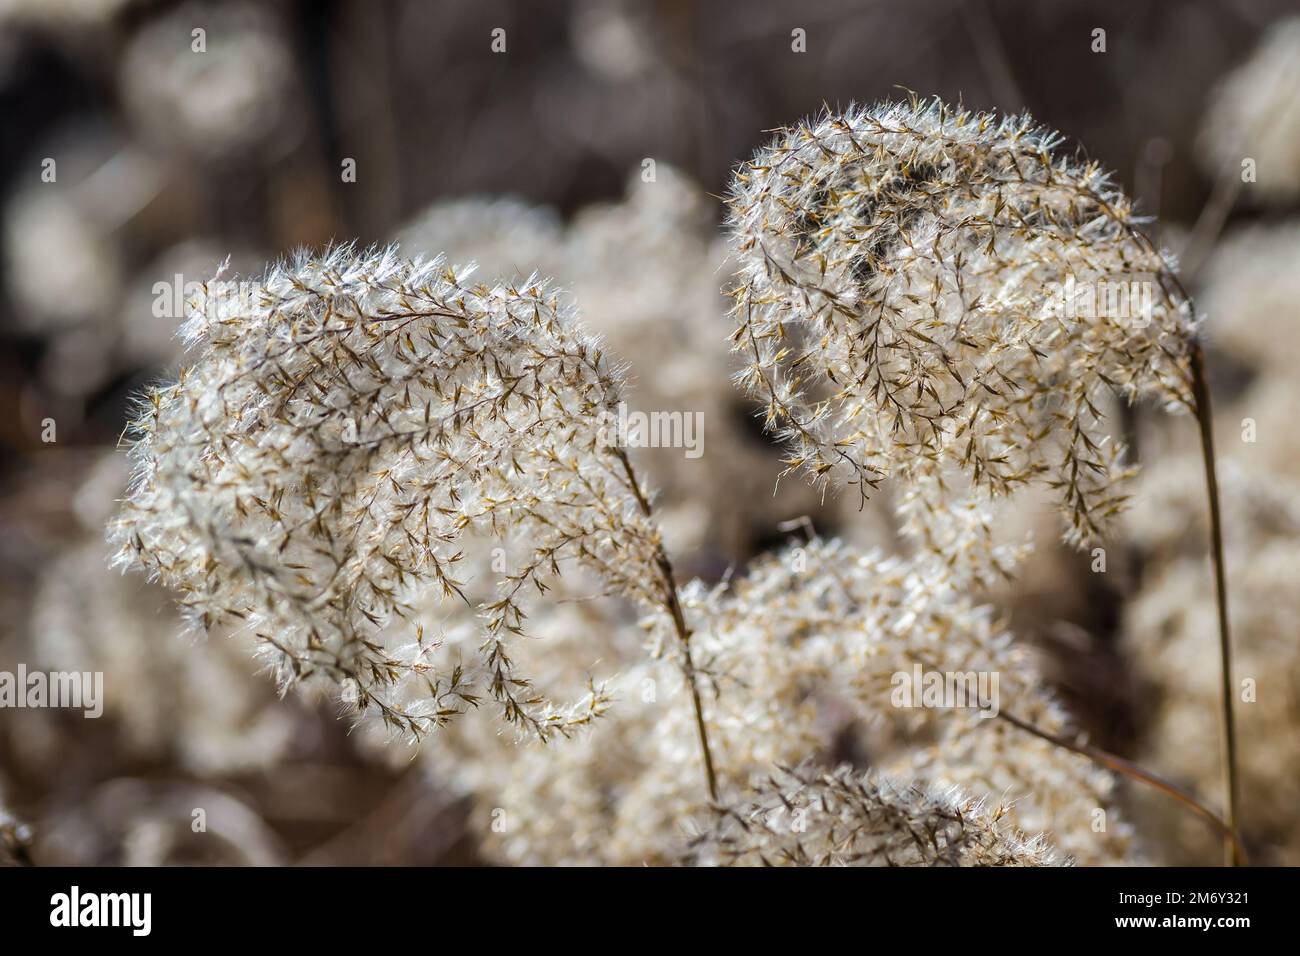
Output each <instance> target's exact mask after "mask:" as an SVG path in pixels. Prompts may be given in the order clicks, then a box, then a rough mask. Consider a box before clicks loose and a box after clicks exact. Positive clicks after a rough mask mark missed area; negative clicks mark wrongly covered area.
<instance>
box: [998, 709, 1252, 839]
mask: <svg viewBox="0 0 1300 956" xmlns="http://www.w3.org/2000/svg"><path fill="white" fill-rule="evenodd" d="M998 717H1000V718H1002V719H1003V720H1005V721H1006V722H1007V723H1009V724H1011V725H1012V726H1013V727H1018V728H1020V729H1021V730H1023V731H1024V732H1025V733H1027V734H1033V735H1034V736H1035V737H1038V738H1039V739H1041V740H1046V741H1047V742H1048V743H1050V744H1055V745H1056V746H1058V747H1063V748H1064V749H1066V750H1069V751H1070V752H1071V753H1076V754H1078V755H1079V756H1081V757H1087V758H1088V759H1089V760H1091V761H1092V762H1093V763H1095V764H1097V765H1099V766H1102V767H1105V768H1106V769H1107V770H1113V771H1115V772H1116V773H1121V774H1123V775H1124V776H1126V777H1129V778H1131V779H1133V780H1137V781H1139V782H1141V783H1145V784H1147V785H1149V786H1152V787H1155V788H1156V789H1157V790H1159V791H1160V792H1161V793H1164V794H1166V795H1167V796H1170V797H1173V798H1174V799H1175V800H1177V801H1179V802H1180V803H1182V804H1183V805H1185V806H1187V807H1190V808H1191V809H1192V810H1193V811H1194V812H1196V813H1197V814H1199V815H1200V816H1201V817H1204V818H1205V819H1206V820H1208V821H1209V822H1210V823H1211V825H1213V826H1214V828H1215V829H1216V830H1217V831H1218V832H1219V833H1220V834H1222V836H1223V839H1224V842H1225V843H1226V844H1227V845H1228V846H1229V847H1231V848H1232V849H1233V850H1234V851H1235V856H1234V858H1239V859H1240V860H1242V861H1245V859H1246V849H1245V847H1243V846H1242V845H1241V840H1240V838H1239V837H1238V836H1237V831H1236V829H1235V828H1234V827H1233V826H1232V825H1231V823H1230V822H1229V821H1225V820H1224V819H1223V818H1222V817H1220V816H1219V815H1218V814H1217V813H1215V812H1214V811H1213V810H1211V809H1210V808H1209V807H1207V806H1206V805H1205V804H1203V803H1201V802H1200V801H1199V800H1197V799H1196V797H1194V796H1192V795H1191V794H1190V793H1188V792H1187V791H1186V790H1184V789H1182V788H1181V787H1179V786H1177V785H1175V784H1172V783H1170V782H1169V781H1168V780H1165V779H1164V778H1163V777H1159V776H1157V775H1156V774H1154V773H1152V772H1151V771H1149V770H1144V769H1143V768H1142V767H1139V766H1138V765H1137V764H1135V763H1133V762H1132V761H1131V760H1125V759H1124V758H1123V757H1118V756H1116V755H1115V754H1112V753H1108V752H1107V751H1105V750H1101V749H1100V748H1098V747H1092V746H1089V745H1088V744H1084V743H1078V742H1077V741H1073V740H1070V739H1069V738H1068V737H1063V736H1061V735H1060V734H1053V733H1049V732H1048V731H1046V730H1043V729H1042V728H1041V727H1035V726H1034V725H1033V724H1031V723H1029V721H1027V720H1021V719H1020V718H1019V717H1016V716H1015V715H1014V714H1010V713H1008V712H1007V711H1005V710H1000V711H998Z"/></svg>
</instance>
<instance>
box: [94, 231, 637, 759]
mask: <svg viewBox="0 0 1300 956" xmlns="http://www.w3.org/2000/svg"><path fill="white" fill-rule="evenodd" d="M185 332H186V336H187V338H188V339H189V340H190V342H191V343H192V347H193V348H194V349H195V350H196V351H197V359H196V361H195V364H193V365H192V366H190V367H189V368H186V369H185V370H183V371H182V373H181V375H180V378H179V380H178V381H177V382H176V383H175V384H172V385H169V386H166V387H163V388H159V389H156V390H155V391H153V392H152V393H151V394H150V396H149V399H148V401H147V402H146V403H145V404H144V407H143V410H142V413H141V414H140V416H139V417H138V419H137V421H136V422H135V428H136V431H137V433H138V441H137V443H136V445H135V447H134V449H133V452H132V454H133V457H134V462H135V476H134V481H133V485H132V487H131V490H130V493H129V496H128V498H127V500H126V501H125V503H124V505H123V508H122V511H121V514H120V516H119V517H118V518H117V520H116V521H115V522H114V524H113V526H112V530H111V537H112V539H113V541H114V542H115V543H116V544H117V546H118V548H119V549H120V551H119V553H120V558H121V561H122V563H123V564H126V565H128V566H134V567H139V568H143V569H145V570H147V571H148V572H149V573H151V574H152V575H155V576H157V577H159V578H161V579H162V581H163V583H164V584H166V585H168V586H169V587H171V588H173V589H174V590H176V591H178V592H180V594H181V596H182V603H183V605H184V607H185V609H186V611H187V613H188V615H189V616H190V618H191V619H192V620H193V621H194V622H195V623H197V624H199V625H201V626H202V627H203V628H205V629H207V628H210V627H212V626H213V625H215V624H218V623H235V624H240V625H242V626H244V627H246V628H247V629H248V630H249V631H250V632H251V633H252V634H253V635H254V636H255V637H256V638H257V639H258V641H259V642H260V643H261V645H262V647H263V649H264V651H265V653H266V656H267V659H268V660H269V662H270V663H271V664H272V665H273V666H274V668H275V670H276V672H277V674H278V675H279V678H280V681H281V682H282V684H283V685H285V686H288V685H290V684H293V683H296V682H298V681H300V680H302V679H304V678H307V677H318V676H319V677H324V678H326V679H327V681H328V682H329V683H332V684H335V685H342V686H343V687H344V689H345V690H346V692H347V693H348V694H349V695H351V697H352V698H353V699H354V700H355V702H356V704H357V705H358V706H359V708H361V709H362V710H372V711H375V712H377V713H378V714H379V715H380V716H382V717H383V719H384V720H385V721H386V722H387V723H388V725H389V726H390V727H392V728H393V729H395V730H398V731H401V732H403V733H407V734H412V735H417V734H419V733H421V732H423V731H425V730H427V729H429V728H430V727H433V726H436V725H439V724H442V723H444V722H446V721H447V720H449V719H450V718H452V717H454V716H456V715H457V714H458V713H460V712H461V711H463V710H464V709H465V708H466V707H468V706H472V705H474V704H476V703H477V702H478V701H479V700H480V699H481V698H482V697H484V696H489V695H490V697H492V698H493V699H495V700H496V701H497V702H498V704H499V705H500V707H501V709H502V711H503V713H504V716H505V718H506V719H507V720H508V721H510V722H511V723H513V724H516V725H518V726H520V727H522V728H526V729H528V730H531V731H533V732H535V733H537V734H539V735H541V736H548V735H550V734H551V733H552V732H554V731H561V732H563V731H565V730H567V728H569V727H572V726H575V725H581V724H585V723H587V722H588V721H590V720H591V719H592V718H593V717H594V716H595V715H597V714H599V713H600V712H601V710H602V709H603V706H604V697H603V695H602V694H601V692H600V691H599V690H598V689H592V691H591V692H590V693H588V694H587V695H585V696H584V697H583V698H582V699H581V700H579V701H577V702H576V703H575V704H574V705H572V707H569V708H562V707H558V706H557V705H554V704H552V703H550V702H549V701H548V700H547V699H546V697H545V695H543V694H542V693H541V692H540V691H538V690H537V689H536V688H534V687H533V686H532V685H531V683H530V682H529V680H528V678H527V677H526V676H525V675H523V674H520V673H519V672H518V671H517V669H516V668H515V666H514V664H513V660H512V657H511V653H510V645H511V643H512V642H513V641H514V640H515V639H516V638H517V637H518V636H519V635H521V634H522V633H523V630H524V624H525V617H526V612H525V607H526V605H527V604H528V602H529V595H536V594H538V593H540V592H544V591H545V590H546V589H547V587H548V581H550V580H552V579H553V578H554V577H555V576H558V575H559V573H560V570H561V564H562V563H567V562H576V563H577V564H579V565H581V566H584V567H585V568H586V569H588V570H589V571H590V572H592V573H594V574H595V575H596V576H597V577H598V578H599V579H600V580H601V581H602V583H603V586H604V587H605V588H606V589H607V590H609V591H610V592H614V593H618V594H621V595H623V596H625V597H628V598H631V599H632V600H634V601H640V602H642V604H644V605H645V606H647V607H655V606H658V605H659V604H660V603H661V602H662V600H663V595H662V594H661V593H660V591H661V590H662V587H661V584H660V582H661V577H660V576H659V575H658V574H657V573H656V569H657V564H656V561H657V556H658V532H657V531H656V529H655V528H654V526H653V525H652V524H651V523H650V522H649V521H648V519H647V518H646V517H645V516H644V514H643V511H644V508H643V507H641V505H642V503H643V502H644V497H643V494H644V493H643V492H642V490H641V489H640V488H638V487H636V486H635V485H634V484H633V481H632V477H631V472H630V469H629V468H628V467H626V459H623V458H621V457H620V453H619V452H617V451H616V450H613V449H611V447H610V445H609V443H608V436H607V435H606V434H605V433H604V430H605V428H606V423H607V421H608V416H609V414H611V413H612V409H614V408H615V407H616V405H617V403H618V402H619V401H620V388H621V385H622V377H621V375H620V374H619V372H618V371H617V370H616V369H614V368H612V367H611V366H610V363H609V362H608V361H607V359H606V357H605V355H604V354H603V353H602V351H601V349H600V347H599V345H598V344H597V343H596V342H595V341H594V340H593V339H591V338H590V337H589V336H587V335H585V334H584V333H582V332H581V331H580V330H578V329H577V328H576V326H575V324H574V314H573V310H572V308H571V307H569V306H568V305H566V304H565V303H564V301H563V300H561V299H560V298H559V297H558V296H557V294H555V293H554V292H552V291H550V290H549V289H548V288H547V287H546V285H545V284H544V283H542V282H540V281H536V280H529V281H527V282H524V283H521V284H520V285H518V286H517V287H516V286H514V285H498V286H494V287H488V286H482V285H479V286H475V285H473V284H471V283H470V282H468V281H467V275H466V273H464V272H460V273H458V272H456V271H455V270H454V269H451V268H450V267H447V266H445V265H444V264H443V263H442V262H441V261H440V260H433V261H427V262H426V261H420V260H408V259H404V258H402V257H400V256H399V255H398V254H397V253H396V251H395V250H393V249H387V250H372V251H368V252H364V253H358V252H356V251H355V250H354V249H352V248H351V247H343V248H337V249H333V250H331V251H329V252H328V253H327V254H325V255H324V256H323V257H313V256H310V255H307V254H300V255H297V256H295V257H294V258H293V259H291V260H290V261H288V262H286V263H284V264H282V265H279V266H277V267H275V268H273V269H272V270H271V271H270V272H268V273H267V275H266V276H265V277H264V278H263V279H262V280H260V282H257V283H253V284H251V285H250V284H245V285H243V286H241V287H240V291H239V292H238V293H237V294H230V295H228V294H224V293H221V292H216V291H214V292H213V294H212V295H209V296H207V297H200V300H199V301H197V302H196V303H194V309H193V312H192V314H191V317H190V319H189V321H188V324H187V327H186V330H185ZM475 539H486V540H487V541H489V542H495V543H497V544H498V545H499V546H500V548H501V555H502V559H501V563H500V564H499V566H498V567H496V569H495V570H496V571H497V572H499V577H498V579H497V580H496V588H495V593H494V594H493V596H492V597H490V598H488V599H486V600H484V601H482V602H481V603H480V604H478V612H479V622H478V623H479V631H480V645H481V646H480V654H479V657H478V660H477V661H476V662H470V663H468V664H457V665H456V666H455V667H452V668H450V669H441V668H439V667H437V666H435V665H434V663H433V661H434V655H435V652H436V649H437V646H438V644H439V643H440V640H441V636H440V635H439V634H438V633H435V632H433V630H434V629H426V628H425V627H424V626H423V625H422V624H421V623H420V622H419V621H418V620H416V619H415V615H414V613H413V608H414V607H415V606H416V605H417V604H422V603H425V602H427V600H428V598H429V595H430V594H431V593H432V594H434V595H436V596H437V597H439V598H441V599H443V600H447V601H452V602H456V601H468V600H469V599H468V598H467V597H466V596H465V589H464V585H465V584H466V582H465V581H463V580H461V579H460V577H459V576H458V565H459V564H460V562H461V559H462V557H463V554H464V552H465V548H466V547H467V546H469V543H470V542H471V541H472V540H475ZM412 684H414V685H415V686H416V687H417V688H418V689H419V690H420V692H419V693H418V694H414V695H413V694H412V693H411V690H412V688H411V685H412ZM399 700H400V701H402V702H403V703H401V704H400V705H399V703H398V701H399Z"/></svg>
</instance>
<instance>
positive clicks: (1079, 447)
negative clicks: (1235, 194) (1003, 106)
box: [730, 101, 1193, 542]
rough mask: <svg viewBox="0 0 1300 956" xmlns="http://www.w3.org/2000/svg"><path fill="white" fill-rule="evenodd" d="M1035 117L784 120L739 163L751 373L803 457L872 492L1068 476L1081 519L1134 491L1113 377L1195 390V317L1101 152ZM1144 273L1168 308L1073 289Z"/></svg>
mask: <svg viewBox="0 0 1300 956" xmlns="http://www.w3.org/2000/svg"><path fill="white" fill-rule="evenodd" d="M1060 142H1061V137H1060V136H1058V135H1057V134H1055V133H1052V132H1049V131H1047V130H1044V129H1042V128H1040V127H1037V126H1035V125H1034V124H1033V122H1032V121H1031V120H1030V119H1029V118H1028V117H1027V116H1015V117H1006V118H1002V119H995V118H994V117H992V116H990V115H988V114H982V113H971V112H968V111H966V110H960V109H958V110H951V109H949V108H948V107H946V106H943V105H942V104H939V103H938V102H935V103H933V104H930V105H921V104H919V103H917V102H915V101H913V102H912V103H911V104H906V105H901V104H895V105H887V106H882V107H876V108H871V109H851V110H850V111H849V112H847V113H845V114H843V115H833V114H827V115H824V116H822V117H821V118H819V119H817V120H815V121H811V122H807V123H801V124H799V125H797V126H795V127H793V128H791V129H788V130H785V131H784V132H782V133H781V134H780V135H779V136H778V137H777V138H776V140H775V141H774V142H773V143H771V144H770V145H769V146H767V147H765V148H764V149H762V150H760V151H759V153H758V155H757V156H756V157H755V159H754V160H753V161H752V162H751V163H749V164H748V165H747V166H744V167H742V168H741V169H739V170H738V171H737V172H736V175H735V178H734V181H733V185H732V193H731V197H730V207H731V210H730V225H731V229H732V232H733V243H734V246H735V249H736V252H737V255H738V257H739V259H740V263H741V268H740V273H739V283H738V286H737V287H736V289H735V291H734V295H735V315H736V317H737V320H738V327H737V329H736V330H735V333H734V342H735V347H736V350H737V352H739V353H741V354H743V355H744V357H745V360H746V362H747V365H746V367H745V369H744V370H743V371H742V372H741V373H740V375H739V382H740V384H741V386H742V387H743V388H744V389H745V390H746V391H747V392H749V393H750V394H751V395H754V396H755V397H757V398H758V399H759V400H761V401H762V402H763V403H764V405H765V407H766V424H767V426H768V427H769V428H770V429H771V430H773V431H774V432H775V433H776V435H777V436H778V437H779V438H781V439H782V440H785V441H788V442H789V444H790V446H791V450H790V454H789V457H788V459H787V461H786V464H787V470H788V471H800V472H804V473H806V474H808V475H809V476H811V478H812V479H813V480H814V481H816V482H818V483H819V484H822V485H825V484H827V483H831V482H833V483H835V484H841V485H853V486H856V487H857V488H858V489H859V491H861V492H862V493H864V494H865V493H866V492H867V491H869V490H870V489H872V488H875V487H876V486H877V485H879V483H880V482H881V481H882V480H883V479H884V478H885V477H886V476H888V475H889V474H891V473H893V472H895V471H899V472H902V473H903V476H904V477H905V479H906V480H908V481H909V482H918V481H921V480H923V479H931V480H940V479H943V478H944V477H946V476H947V475H948V473H949V472H952V471H957V472H961V473H964V474H965V475H967V476H968V477H969V480H970V481H971V482H972V483H973V485H974V486H975V487H976V488H977V489H979V490H981V491H984V492H987V493H988V494H990V495H1006V494H1009V493H1011V492H1013V491H1015V490H1016V489H1018V488H1020V487H1022V486H1024V485H1027V484H1029V483H1031V482H1046V483H1048V484H1050V485H1051V486H1053V487H1055V488H1056V489H1058V491H1059V494H1060V499H1061V504H1062V508H1063V511H1064V514H1065V517H1066V520H1067V525H1068V536H1069V537H1070V538H1071V539H1072V540H1074V541H1076V542H1088V541H1092V540H1094V539H1096V538H1097V537H1098V536H1099V535H1100V534H1101V531H1102V529H1103V527H1104V525H1105V524H1106V522H1107V520H1108V519H1109V518H1111V517H1112V516H1114V514H1115V513H1116V512H1117V511H1118V510H1119V508H1120V506H1121V505H1122V503H1123V500H1124V494H1123V491H1122V487H1123V478H1124V477H1125V474H1126V471H1127V469H1126V466H1125V464H1124V460H1123V449H1122V448H1120V447H1118V446H1117V445H1116V444H1115V443H1114V442H1113V441H1111V440H1110V439H1109V436H1108V435H1107V434H1106V432H1105V425H1106V423H1105V421H1104V416H1103V410H1104V408H1105V405H1106V398H1107V396H1108V395H1109V393H1110V392H1111V391H1112V390H1118V391H1119V392H1120V393H1121V394H1122V395H1123V396H1124V397H1126V398H1127V399H1129V400H1130V401H1131V400H1134V399H1136V398H1138V397H1140V396H1154V397H1157V398H1159V399H1162V400H1164V401H1166V402H1168V403H1171V404H1175V405H1184V406H1189V407H1190V404H1191V374H1190V367H1189V362H1190V360H1189V352H1190V349H1189V343H1190V341H1191V337H1192V331H1193V325H1192V312H1191V308H1190V305H1189V304H1188V303H1187V301H1186V299H1185V297H1182V296H1181V295H1180V294H1179V292H1178V291H1177V285H1176V281H1175V280H1174V278H1173V273H1172V271H1171V264H1170V262H1169V261H1168V260H1167V259H1166V258H1165V257H1164V256H1163V255H1162V254H1161V253H1160V252H1159V251H1157V250H1156V249H1155V248H1154V247H1153V246H1152V245H1151V244H1150V242H1149V241H1148V240H1147V239H1146V238H1145V237H1144V236H1143V235H1142V234H1141V233H1140V232H1139V231H1138V230H1137V228H1136V223H1135V217H1134V214H1133V210H1132V207H1131V205H1130V203H1129V201H1128V199H1127V198H1125V197H1124V196H1123V194H1122V193H1120V192H1119V191H1118V190H1116V189H1115V188H1114V187H1113V186H1111V185H1110V182H1109V179H1108V176H1107V174H1106V173H1104V172H1103V171H1102V170H1101V169H1100V167H1098V166H1097V165H1096V164H1093V163H1084V162H1081V161H1079V160H1078V159H1075V158H1061V157H1057V156H1054V155H1053V150H1055V149H1056V147H1057V146H1058V145H1059V143H1060ZM1135 281H1141V282H1144V283H1146V284H1147V285H1146V286H1144V289H1143V292H1144V293H1145V292H1150V293H1151V301H1150V303H1149V313H1150V314H1149V316H1148V315H1145V314H1144V315H1138V316H1130V315H1127V314H1125V315H1114V314H1111V311H1110V310H1109V309H1106V308H1101V309H1096V310H1094V311H1095V313H1096V314H1088V315H1078V314H1077V311H1078V310H1077V308H1076V306H1077V305H1079V304H1080V303H1079V299H1077V298H1076V297H1075V296H1074V295H1073V294H1072V291H1071V290H1075V291H1077V290H1087V289H1094V290H1097V289H1101V290H1104V289H1105V288H1106V287H1107V286H1108V285H1109V284H1118V283H1124V288H1125V289H1129V288H1131V287H1130V286H1129V285H1128V284H1129V283H1130V282H1135Z"/></svg>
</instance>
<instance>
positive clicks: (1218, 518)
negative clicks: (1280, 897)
mask: <svg viewBox="0 0 1300 956" xmlns="http://www.w3.org/2000/svg"><path fill="white" fill-rule="evenodd" d="M1191 371H1192V397H1193V401H1194V408H1193V411H1194V412H1195V414H1196V423H1197V427H1198V430H1199V432H1200V436H1201V458H1202V460H1203V462H1204V465H1205V489H1206V495H1207V497H1208V499H1209V509H1210V550H1211V555H1212V559H1213V562H1214V597H1215V606H1216V608H1217V609H1218V618H1219V621H1218V624H1219V666H1220V669H1221V671H1222V673H1221V675H1220V676H1221V681H1222V708H1223V713H1222V724H1223V787H1224V796H1225V812H1226V814H1227V822H1228V826H1229V827H1230V828H1232V829H1233V830H1234V831H1235V830H1236V828H1237V826H1238V812H1239V808H1240V793H1239V789H1238V776H1237V722H1236V718H1235V717H1234V715H1233V710H1232V632H1231V629H1230V627H1229V624H1228V582H1227V568H1226V567H1225V564H1224V554H1223V518H1222V514H1221V508H1220V502H1219V479H1218V474H1217V472H1216V469H1215V464H1214V423H1213V420H1212V417H1213V411H1212V408H1211V405H1210V386H1209V380H1208V378H1207V376H1206V374H1205V352H1204V349H1202V347H1201V343H1200V339H1196V340H1194V342H1193V345H1192V352H1191ZM1224 858H1225V861H1226V862H1227V863H1229V864H1231V865H1233V866H1237V865H1239V864H1240V863H1242V862H1243V861H1242V854H1241V847H1240V844H1238V843H1235V842H1231V841H1225V844H1224Z"/></svg>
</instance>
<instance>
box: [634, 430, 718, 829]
mask: <svg viewBox="0 0 1300 956" xmlns="http://www.w3.org/2000/svg"><path fill="white" fill-rule="evenodd" d="M614 454H615V455H617V456H618V459H619V461H620V462H622V465H623V471H624V472H625V473H626V475H627V481H628V484H629V485H630V486H631V488H632V493H633V494H634V495H635V496H636V501H637V505H638V506H639V507H640V508H641V513H642V514H643V515H645V516H646V517H647V518H649V517H650V516H651V508H650V502H649V501H648V500H647V499H646V497H645V495H644V494H643V493H642V491H641V483H640V481H639V480H638V479H637V476H636V472H635V471H634V470H633V469H632V462H631V460H630V459H629V458H628V457H627V453H626V452H625V451H624V450H623V449H621V448H615V449H614ZM656 559H657V560H656V564H657V565H658V568H659V573H660V577H661V583H662V585H663V589H664V602H663V606H664V610H665V611H667V612H668V616H669V617H670V618H672V622H673V630H674V631H675V632H676V634H677V640H678V642H679V643H680V645H681V652H682V676H683V677H685V678H686V686H687V687H689V688H690V691H691V706H692V707H693V708H694V709H695V729H696V732H697V734H698V736H699V738H700V754H701V756H702V757H703V759H704V777H705V780H706V782H707V783H708V787H709V799H711V800H712V801H713V802H714V803H717V802H718V777H717V773H716V772H715V770H714V768H713V750H712V748H711V747H710V746H709V732H708V729H707V727H706V725H705V723H704V703H703V701H702V699H701V698H700V688H699V682H698V681H697V680H696V679H695V662H694V660H693V659H692V657H691V632H690V628H688V627H687V626H686V614H685V613H684V612H683V611H682V604H681V601H680V600H679V599H678V597H677V578H676V575H675V574H674V573H673V565H672V562H671V561H670V560H669V558H668V552H667V551H665V550H664V547H663V544H662V543H661V544H660V545H659V547H658V554H657V555H656Z"/></svg>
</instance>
